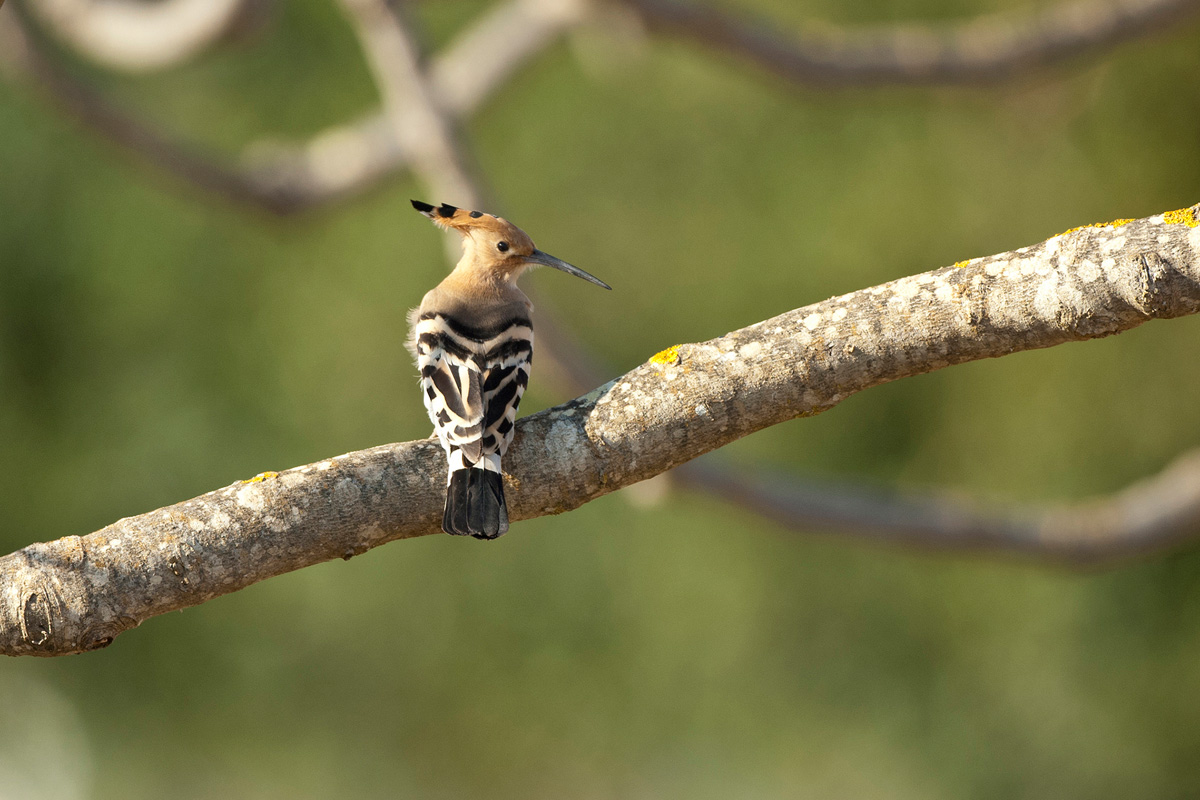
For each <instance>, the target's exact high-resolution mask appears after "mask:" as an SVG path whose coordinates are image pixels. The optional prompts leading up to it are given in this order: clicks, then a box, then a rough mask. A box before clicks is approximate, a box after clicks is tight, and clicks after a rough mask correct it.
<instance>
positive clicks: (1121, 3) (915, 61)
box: [616, 0, 1200, 86]
mask: <svg viewBox="0 0 1200 800" xmlns="http://www.w3.org/2000/svg"><path fill="white" fill-rule="evenodd" d="M616 2H619V3H620V4H621V5H624V6H625V7H627V8H630V9H632V10H633V11H634V12H636V13H637V14H638V16H639V17H640V18H641V20H642V22H643V23H644V24H645V25H646V26H647V27H648V28H649V29H650V30H652V31H655V32H658V33H663V34H667V35H671V36H675V37H679V38H683V39H687V40H690V41H693V42H695V43H697V44H700V45H702V46H704V47H706V48H709V49H716V50H721V51H725V52H727V53H730V54H732V55H734V56H736V57H738V58H740V59H743V60H745V61H747V62H749V63H751V64H754V65H755V66H758V67H760V68H762V69H764V70H766V71H768V72H771V73H773V74H775V75H777V76H779V77H781V78H784V79H786V80H788V81H792V82H795V83H798V84H805V85H813V86H868V85H899V84H903V85H939V84H992V83H998V82H1001V81H1004V80H1009V79H1012V78H1015V77H1018V76H1020V75H1024V74H1027V73H1030V72H1033V71H1036V70H1040V69H1044V68H1046V67H1050V66H1053V65H1055V64H1059V63H1061V62H1063V61H1066V60H1068V59H1071V58H1075V57H1077V56H1079V55H1082V54H1085V53H1101V52H1104V51H1106V50H1109V49H1111V48H1113V47H1115V46H1116V45H1119V44H1122V43H1124V42H1128V41H1131V40H1134V39H1138V38H1142V37H1144V36H1147V35H1149V34H1152V33H1156V32H1159V31H1162V30H1165V29H1167V28H1169V27H1170V26H1172V25H1174V24H1175V23H1178V22H1181V21H1183V20H1185V19H1188V18H1189V17H1192V16H1194V15H1195V14H1196V13H1197V11H1200V2H1198V0H1117V1H1116V2H1112V1H1109V2H1097V0H1081V1H1078V2H1066V3H1061V4H1059V5H1055V6H1051V7H1049V8H1047V9H1045V10H1043V11H1036V12H1029V13H1026V14H1023V15H1015V14H996V15H990V16H983V17H977V18H974V19H970V20H967V21H965V22H960V23H952V24H943V25H934V24H929V25H918V24H903V25H884V26H877V27H869V28H860V29H853V28H838V27H836V26H833V25H810V26H809V27H808V29H806V30H804V31H801V32H799V33H795V34H783V33H781V32H780V31H779V29H778V25H772V24H771V23H769V22H766V21H763V20H751V19H747V18H744V17H742V16H739V15H735V14H731V13H729V12H727V11H724V10H721V9H718V8H715V7H712V6H710V5H707V4H704V3H700V2H684V1H683V0H616Z"/></svg>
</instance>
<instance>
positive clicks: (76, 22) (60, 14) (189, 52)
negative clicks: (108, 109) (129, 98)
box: [29, 0, 273, 72]
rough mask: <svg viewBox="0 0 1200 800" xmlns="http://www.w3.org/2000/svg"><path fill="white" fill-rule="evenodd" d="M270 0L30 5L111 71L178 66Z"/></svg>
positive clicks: (256, 17)
mask: <svg viewBox="0 0 1200 800" xmlns="http://www.w3.org/2000/svg"><path fill="white" fill-rule="evenodd" d="M272 3H273V0H160V1H159V2H149V3H148V2H140V1H139V0H36V2H33V3H31V4H30V5H29V8H30V9H31V10H33V11H34V12H36V13H37V15H38V17H39V18H40V19H41V21H42V23H43V24H45V25H46V26H47V27H49V28H50V29H52V30H53V31H54V33H55V34H56V35H57V36H59V37H60V38H61V39H62V40H63V41H64V42H66V43H68V44H69V45H70V46H71V47H72V48H74V49H75V50H76V51H78V52H79V54H80V55H82V56H84V57H86V58H87V59H89V60H91V61H94V62H96V63H97V64H100V65H102V66H104V67H107V68H109V69H116V70H122V71H127V72H150V71H154V70H160V69H166V68H169V67H173V66H176V65H177V64H180V63H182V62H184V61H187V60H189V59H191V58H193V57H195V56H196V55H197V54H198V53H201V52H203V51H204V50H206V49H208V48H209V47H211V46H212V45H213V44H215V43H216V42H219V41H220V40H221V39H223V38H224V37H226V36H228V35H230V34H231V33H234V32H235V31H237V30H239V29H242V28H245V27H247V26H248V25H249V24H251V23H252V22H254V21H260V20H262V18H263V17H264V16H266V14H267V13H268V12H269V10H270V6H271V5H272Z"/></svg>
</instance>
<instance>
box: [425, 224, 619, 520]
mask: <svg viewBox="0 0 1200 800" xmlns="http://www.w3.org/2000/svg"><path fill="white" fill-rule="evenodd" d="M412 204H413V208H415V209H416V210H417V211H420V212H421V213H422V214H424V215H425V216H427V217H429V218H430V219H431V220H433V221H434V222H436V223H437V224H438V225H439V226H440V227H442V228H452V229H453V230H456V231H458V232H459V233H460V234H462V238H463V256H462V259H461V260H460V261H459V262H458V265H457V266H456V267H455V268H454V271H453V272H451V273H450V274H449V275H448V276H447V277H446V279H445V280H444V281H442V282H441V283H439V284H438V285H437V287H436V288H434V290H433V291H431V292H429V294H427V295H425V299H423V300H422V301H421V305H420V307H419V308H415V309H413V310H412V311H411V312H409V315H408V322H409V340H408V349H409V350H411V351H412V353H413V356H414V357H415V358H416V360H417V366H418V367H419V368H420V370H421V389H422V390H423V391H424V397H425V408H426V409H427V410H428V411H429V419H430V420H432V421H433V428H434V432H435V433H436V434H437V437H438V438H439V439H440V440H441V442H442V447H444V448H445V449H446V459H447V461H449V471H448V474H447V477H446V510H445V512H444V514H443V515H442V530H444V531H446V533H453V534H455V535H458V536H467V535H470V536H474V537H475V538H477V539H495V538H496V537H497V536H502V535H503V534H504V532H505V531H507V530H508V507H507V506H506V505H505V502H504V482H503V480H502V478H501V472H500V457H501V456H502V455H504V451H505V450H507V449H508V445H509V442H511V441H512V437H513V426H514V424H515V423H516V420H517V406H518V405H520V403H521V395H522V394H523V393H524V392H525V386H526V385H527V384H528V383H529V369H530V365H531V364H532V362H533V323H532V321H531V320H530V314H531V312H532V311H533V304H532V303H530V302H529V298H528V297H526V296H525V294H524V292H522V291H521V290H520V289H518V288H517V278H519V277H520V276H521V273H522V272H524V271H525V270H526V269H528V268H529V267H535V266H539V265H545V266H548V267H554V268H555V269H560V270H562V271H563V272H567V273H569V274H571V275H576V276H578V277H580V278H583V279H584V280H587V281H591V282H592V283H594V284H596V285H597V286H603V287H604V288H605V289H611V288H612V287H611V286H609V285H608V284H607V283H604V281H601V280H599V279H598V278H595V277H593V276H592V275H589V274H588V273H586V272H584V271H583V270H581V269H579V268H578V267H573V266H571V265H570V264H568V263H567V262H565V261H560V260H559V259H557V258H555V257H554V256H552V255H550V254H548V253H543V252H542V251H541V250H538V249H537V248H535V247H534V246H533V241H532V240H530V238H529V237H528V236H527V235H526V234H525V232H524V231H523V230H521V229H520V228H518V227H517V226H515V225H513V224H512V223H511V222H508V221H507V220H504V219H501V218H500V217H497V216H495V215H493V214H484V213H483V212H480V211H467V210H465V209H461V208H455V207H454V206H451V205H447V204H445V203H443V204H442V205H440V206H438V207H436V208H435V207H434V206H431V205H429V204H428V203H422V202H420V201H418V200H413V201H412Z"/></svg>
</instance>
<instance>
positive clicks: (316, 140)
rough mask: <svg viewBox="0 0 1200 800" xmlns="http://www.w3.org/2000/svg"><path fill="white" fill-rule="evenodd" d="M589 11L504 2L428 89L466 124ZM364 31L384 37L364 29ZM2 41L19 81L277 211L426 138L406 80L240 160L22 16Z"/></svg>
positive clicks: (352, 178)
mask: <svg viewBox="0 0 1200 800" xmlns="http://www.w3.org/2000/svg"><path fill="white" fill-rule="evenodd" d="M585 9H586V7H585V6H583V5H582V4H581V3H580V2H576V0H513V2H509V3H505V4H501V5H499V6H497V7H496V8H494V9H492V10H490V11H489V12H487V13H486V14H484V15H483V16H482V17H481V18H480V19H479V20H478V21H477V22H475V23H474V24H472V25H470V26H468V27H467V29H466V30H465V31H464V32H463V33H462V34H460V36H459V38H457V39H455V40H454V41H453V42H451V44H450V45H448V46H447V48H446V50H445V52H443V53H441V54H439V55H438V56H437V57H435V58H434V59H432V61H431V63H430V68H429V77H428V80H429V87H428V89H427V90H426V92H425V93H426V95H427V96H428V97H433V98H436V99H437V104H438V108H439V109H440V112H442V113H444V115H445V119H446V120H447V122H449V123H451V124H456V122H457V120H458V119H461V118H465V117H467V116H469V115H470V114H472V113H474V112H475V111H476V110H477V109H478V107H479V106H480V105H481V104H482V103H483V102H485V101H486V100H487V98H488V96H489V95H490V94H491V93H493V92H495V91H497V90H498V89H499V88H500V87H501V86H503V84H504V82H505V81H507V80H509V79H510V78H511V77H512V76H513V74H514V73H515V72H516V71H517V70H518V69H519V68H520V67H521V66H522V65H523V64H524V63H526V62H527V61H528V60H529V59H530V58H532V57H533V56H535V55H536V54H537V53H538V52H540V51H541V50H542V49H544V48H545V47H547V46H549V45H550V44H552V43H553V42H554V41H556V40H557V38H558V37H559V36H560V35H561V34H562V33H563V32H564V31H565V30H567V29H568V28H569V27H570V26H572V25H574V24H577V23H578V22H579V20H581V19H582V18H583V15H584V11H585ZM13 11H16V9H13ZM356 13H358V14H360V15H361V13H362V12H361V11H360V12H356ZM360 34H361V35H366V36H370V37H371V38H372V39H379V38H381V37H380V36H379V35H377V34H376V33H375V32H374V31H370V30H363V29H361V27H360ZM0 44H2V45H3V46H0V67H2V68H4V69H5V71H6V72H8V73H9V74H10V75H12V76H15V77H17V78H18V79H20V78H26V79H27V81H26V82H28V83H31V84H32V85H33V86H34V87H35V88H37V89H39V90H41V91H42V92H43V93H44V94H46V95H47V96H48V97H49V98H50V99H51V100H52V101H53V102H54V103H55V104H56V105H57V106H58V107H59V108H60V109H61V110H62V111H63V112H65V113H66V114H67V115H68V116H70V117H72V118H74V119H75V120H76V121H78V122H79V123H81V124H83V125H85V126H86V127H88V128H89V129H90V130H92V131H93V132H95V133H97V134H99V135H100V136H102V137H103V138H105V139H107V140H108V141H110V142H112V143H114V144H117V145H119V146H120V147H122V148H123V149H125V150H126V151H127V152H129V153H130V154H131V155H134V156H136V157H138V158H140V159H142V160H144V161H145V162H147V163H148V164H150V165H151V166H154V167H156V168H158V169H161V170H163V171H165V172H167V173H170V174H173V175H174V176H175V177H177V178H181V179H183V180H185V181H187V182H189V183H192V184H194V185H196V186H198V187H199V188H201V189H204V190H206V191H210V192H213V193H215V194H217V195H218V196H220V197H223V198H225V199H228V200H233V201H236V202H239V203H245V204H250V205H254V206H258V207H260V208H262V209H264V210H266V211H269V212H271V213H275V214H292V213H296V212H299V211H304V210H308V209H311V208H314V207H319V206H324V205H328V204H330V203H334V202H337V201H341V200H345V199H348V198H351V197H353V196H356V195H358V194H361V193H362V192H364V191H367V190H368V189H370V188H372V187H373V186H375V185H377V184H378V183H379V182H380V181H382V180H384V179H385V178H388V177H392V176H394V175H395V174H396V173H398V172H400V171H401V170H404V169H406V168H408V167H409V165H410V163H411V162H412V160H413V158H414V152H413V149H414V147H415V148H416V149H418V150H420V149H421V148H422V147H423V146H425V145H424V142H423V141H421V138H420V137H419V136H414V135H413V131H415V130H419V128H418V126H417V125H416V124H415V121H409V120H406V119H405V118H404V116H403V115H404V111H403V108H402V106H403V104H404V102H406V100H405V99H404V98H405V97H406V94H407V92H406V90H405V87H389V86H387V85H385V84H381V86H380V88H381V95H383V100H384V101H385V102H387V103H388V104H389V107H388V109H387V110H385V111H384V112H382V113H381V114H378V115H371V116H368V117H366V118H364V119H363V120H360V121H358V122H354V123H349V124H345V125H339V126H335V127H333V128H331V129H329V130H326V131H323V132H321V133H318V134H316V135H315V136H314V137H313V138H312V139H310V140H309V141H308V142H306V143H304V144H299V145H290V144H281V143H278V142H272V141H262V142H255V143H252V144H250V145H249V146H247V147H246V149H245V151H244V154H243V156H242V158H241V162H242V163H241V165H239V164H237V163H231V162H229V161H228V160H226V159H223V158H222V157H220V156H219V155H218V154H215V153H207V152H205V151H203V150H202V149H201V148H200V147H198V146H196V145H194V144H190V143H188V142H185V141H182V140H179V139H176V138H174V137H172V136H169V135H167V134H165V133H163V132H161V131H160V130H158V129H157V128H156V126H154V125H153V124H151V123H149V122H148V121H146V120H144V119H141V118H139V117H138V116H137V115H136V114H135V113H134V112H131V111H129V110H127V109H124V108H121V107H120V106H119V105H118V104H116V103H115V102H113V101H111V100H110V99H108V98H107V97H105V95H104V94H103V93H102V92H100V91H99V90H97V89H95V88H94V87H92V86H91V85H89V84H88V82H87V81H85V80H84V79H83V78H80V77H78V76H76V75H74V74H72V72H71V71H70V70H68V69H67V68H66V67H65V66H64V65H62V64H61V63H59V61H58V59H57V58H56V57H55V55H54V54H53V53H52V52H51V51H50V50H49V48H47V47H45V46H44V45H43V44H42V43H41V42H39V41H38V39H37V37H36V36H35V35H34V34H33V32H32V31H30V30H29V27H28V25H27V24H26V23H25V22H24V21H23V20H22V19H21V17H20V16H19V15H18V14H14V13H12V12H6V13H5V14H4V15H3V16H0ZM379 46H380V43H379V42H377V43H376V44H375V45H373V48H374V50H373V51H377V50H378V47H379ZM376 66H377V65H376ZM385 66H386V65H385Z"/></svg>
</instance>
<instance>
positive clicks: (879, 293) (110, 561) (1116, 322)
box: [0, 205, 1200, 655]
mask: <svg viewBox="0 0 1200 800" xmlns="http://www.w3.org/2000/svg"><path fill="white" fill-rule="evenodd" d="M1198 222H1200V205H1198V206H1196V207H1193V208H1191V209H1185V210H1183V211H1179V212H1172V213H1170V214H1167V215H1159V216H1156V217H1149V218H1147V219H1143V220H1137V221H1134V222H1129V223H1124V224H1114V225H1108V226H1102V227H1089V228H1083V229H1080V230H1076V231H1073V232H1069V233H1066V234H1063V235H1060V236H1056V237H1054V238H1052V239H1050V240H1048V241H1046V242H1043V243H1042V244H1040V245H1036V246H1033V247H1029V248H1022V249H1020V250H1017V251H1015V252H1011V253H1004V254H1001V255H997V256H991V257H988V258H980V259H975V260H973V261H970V262H964V263H962V264H960V265H956V266H953V267H943V268H941V269H938V270H934V271H932V272H927V273H924V274H921V275H916V276H912V277H908V278H901V279H899V280H896V281H892V282H891V283H887V284H884V285H882V286H877V287H873V288H870V289H864V290H861V291H857V292H853V293H851V294H847V295H843V296H841V297H834V298H831V299H829V300H825V301H823V302H820V303H815V304H813V305H810V306H806V307H804V308H800V309H797V310H795V311H789V312H787V313H785V314H781V315H780V316H778V317H774V318H773V319H769V320H766V321H764V322H760V323H757V324H755V325H751V326H749V327H747V328H743V329H741V330H738V331H734V332H732V333H730V334H727V335H725V336H722V337H720V338H717V339H713V340H711V341H708V342H702V343H699V344H690V345H680V346H677V347H672V348H669V349H668V350H665V351H663V352H662V353H659V354H658V355H656V356H654V357H653V358H651V359H650V360H649V361H648V362H647V363H645V364H643V365H642V366H640V367H637V368H636V369H634V370H632V371H631V372H629V373H627V374H625V375H624V376H622V377H621V378H618V379H617V380H615V381H613V382H611V383H609V384H606V385H605V386H602V387H600V388H599V389H597V390H596V391H594V392H592V393H591V394H589V395H587V396H585V397H581V398H579V399H577V400H574V401H572V402H570V403H567V404H566V405H563V406H559V407H558V408H554V409H550V410H548V411H544V412H542V413H539V414H535V415H533V416H531V417H527V418H525V419H523V420H522V421H521V422H520V424H519V425H518V427H517V436H516V439H515V440H514V442H513V446H512V448H511V450H510V451H509V453H508V455H507V457H506V462H505V464H506V467H507V468H508V469H509V470H511V472H510V473H509V474H508V475H507V476H506V483H507V490H508V493H509V496H510V497H509V509H510V512H509V513H510V515H511V516H512V518H513V519H514V520H520V519H528V518H530V517H536V516H541V515H544V514H556V513H561V512H563V511H569V510H571V509H573V508H576V507H578V506H580V505H582V504H584V503H586V502H588V501H590V500H593V499H595V498H597V497H600V496H602V495H605V494H607V493H609V492H612V491H614V490H616V489H619V488H621V487H623V486H628V485H630V484H633V483H636V482H638V481H642V480H645V479H647V478H650V477H652V476H654V475H657V474H659V473H661V472H663V471H665V470H668V469H670V468H672V467H674V466H676V465H678V464H681V463H683V462H685V461H688V460H690V459H692V458H695V457H696V456H699V455H701V454H703V453H706V452H708V451H710V450H713V449H715V448H717V447H720V446H722V445H724V444H727V443H729V442H732V441H734V440H735V439H738V438H740V437H742V436H745V435H746V434H749V433H752V432H754V431H756V430H761V429H762V428H765V427H768V426H770V425H774V424H777V423H779V422H783V421H785V420H789V419H794V418H796V417H804V416H811V415H813V414H817V413H820V412H821V411H824V410H826V409H828V408H832V407H833V406H835V405H837V403H839V402H841V401H842V400H843V399H845V398H846V397H848V396H850V395H851V394H854V393H855V392H858V391H862V390H863V389H867V388H870V387H872V386H877V385H879V384H881V383H885V382H888V381H893V380H896V379H898V378H904V377H907V376H910V375H916V374H920V373H924V372H930V371H932V370H935V369H940V368H942V367H946V366H950V365H952V364H959V363H963V362H966V361H972V360H975V359H980V358H993V357H999V356H1003V355H1007V354H1009V353H1013V352H1017V351H1020V350H1030V349H1035V348H1040V347H1051V346H1053V345H1057V344H1062V343H1064V342H1070V341H1079V340H1083V339H1091V338H1097V337H1101V336H1107V335H1110V334H1114V333H1119V332H1121V331H1124V330H1128V329H1129V328H1133V327H1135V326H1137V325H1140V324H1141V323H1143V322H1145V321H1146V320H1148V319H1153V318H1170V317H1178V316H1182V315H1185V314H1192V313H1195V312H1196V311H1198V310H1200V225H1198V224H1197V223H1198ZM442 459H443V456H442V453H441V450H440V448H439V446H438V445H437V444H436V442H434V441H432V440H426V441H421V442H409V443H405V444H395V445H385V446H382V447H377V448H374V449H371V450H364V451H360V452H357V453H349V454H347V455H344V456H339V457H337V458H333V459H329V460H328V461H324V462H321V463H319V464H313V465H309V466H306V467H299V468H296V469H292V470H288V471H287V472H283V473H280V474H274V473H268V474H266V475H264V476H260V477H259V478H256V479H253V480H250V481H244V482H240V483H236V484H233V485H232V486H229V487H226V488H224V489H221V490H218V491H215V492H211V493H209V494H207V495H203V496H201V497H198V498H195V499H193V500H189V501H187V502H183V503H179V504H177V505H174V506H169V507H167V508H163V509H159V510H157V511H152V512H150V513H148V514H143V515H141V516H137V517H131V518H127V519H123V520H120V521H118V522H116V523H113V524H112V525H110V526H108V527H107V528H104V529H103V530H100V531H98V532H96V533H93V534H89V535H87V536H83V537H77V536H70V537H67V538H65V539H59V540H57V541H54V542H50V543H46V544H35V545H30V546H29V547H26V548H25V549H23V550H20V551H18V552H16V553H13V554H11V555H8V556H5V557H4V558H2V559H0V652H3V653H7V654H10V655H22V654H30V655H61V654H66V653H76V652H81V651H84V650H89V649H95V648H97V647H103V646H105V645H107V644H108V643H110V642H111V641H112V639H113V637H115V636H116V635H118V634H119V633H121V632H122V631H124V630H127V629H128V628H131V627H134V626H135V625H137V624H139V623H140V622H141V621H142V620H144V619H146V618H148V617H151V616H154V615H156V614H162V613H165V612H167V611H171V610H175V609H179V608H184V607H187V606H191V605H197V604H199V603H202V602H204V601H205V600H208V599H211V598H213V597H216V596H218V595H221V594H226V593H228V592H232V591H236V590H238V589H241V588H243V587H245V586H248V585H250V584H252V583H255V582H256V581H260V580H263V579H264V578H268V577H271V576H273V575H278V574H281V573H283V572H287V571H290V570H294V569H299V568H301V567H304V566H307V565H310V564H314V563H318V562H320V561H325V560H328V559H332V558H338V557H349V556H351V555H355V554H358V553H362V552H364V551H366V550H367V549H369V548H371V547H374V546H377V545H380V544H383V543H384V542H388V541H391V540H393V539H400V538H406V537H412V536H421V535H424V534H428V533H435V532H437V530H438V519H439V514H440V510H441V505H442V493H443V486H442V475H443V469H444V464H443V461H442ZM1084 530H1086V528H1084ZM1077 540H1078V541H1080V542H1083V541H1085V540H1086V537H1077ZM997 544H1003V543H1002V542H997ZM473 546H482V545H473ZM1021 546H1022V547H1028V546H1030V545H1029V543H1028V542H1022V543H1021Z"/></svg>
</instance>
